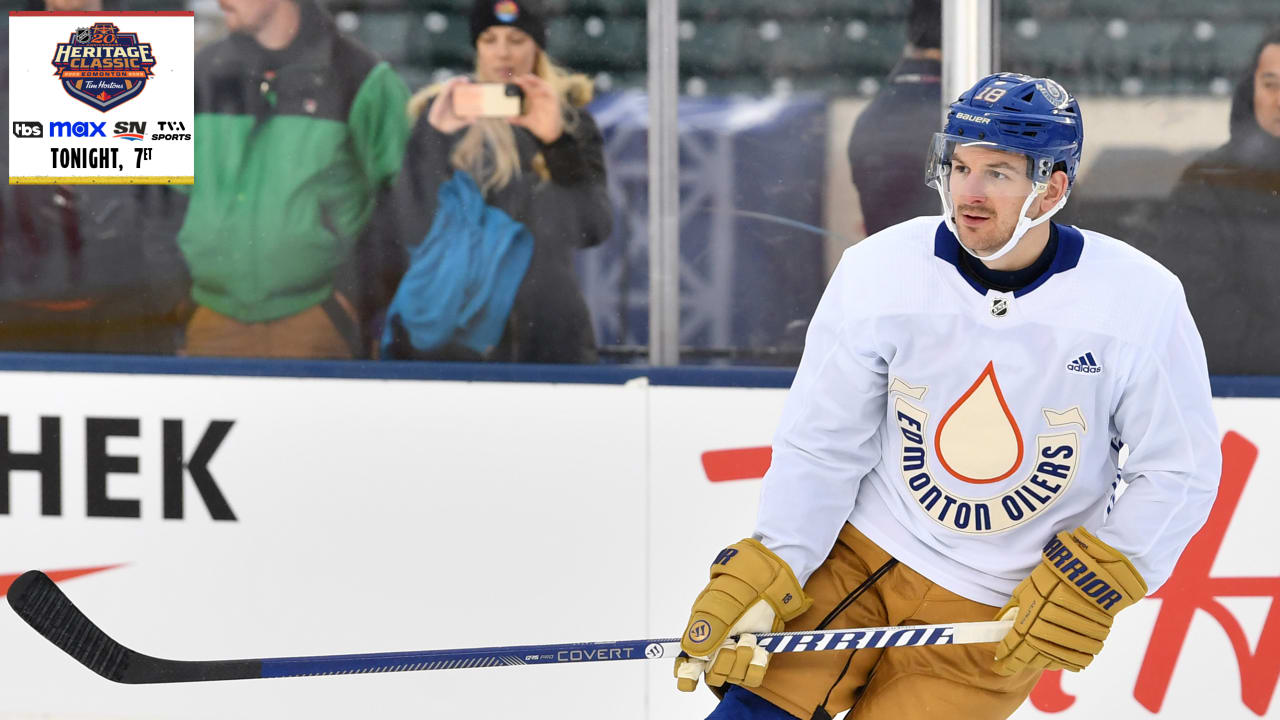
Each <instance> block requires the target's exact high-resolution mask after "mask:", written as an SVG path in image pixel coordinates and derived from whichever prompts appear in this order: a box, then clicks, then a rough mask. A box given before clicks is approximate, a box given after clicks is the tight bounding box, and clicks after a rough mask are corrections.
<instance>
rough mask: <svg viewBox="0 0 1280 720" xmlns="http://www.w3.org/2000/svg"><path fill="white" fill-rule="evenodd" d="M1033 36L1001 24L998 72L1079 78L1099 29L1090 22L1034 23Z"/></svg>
mask: <svg viewBox="0 0 1280 720" xmlns="http://www.w3.org/2000/svg"><path fill="white" fill-rule="evenodd" d="M1035 22H1036V23H1037V24H1038V26H1039V31H1038V32H1037V33H1035V34H1034V35H1032V36H1028V35H1026V34H1024V33H1023V32H1022V27H1020V26H1019V24H1018V23H1003V24H1002V25H1001V28H1000V30H1001V32H1000V55H1001V58H1000V63H999V67H1000V69H1001V70H1007V71H1010V72H1020V73H1026V74H1028V75H1037V76H1040V75H1049V76H1052V77H1055V78H1056V77H1057V76H1058V75H1064V76H1065V75H1079V74H1081V73H1083V72H1084V70H1085V68H1086V67H1087V66H1088V65H1089V62H1088V61H1089V58H1090V52H1091V47H1092V45H1093V42H1094V40H1095V39H1096V36H1097V34H1098V33H1099V32H1100V25H1099V24H1098V22H1097V21H1095V20H1091V19H1085V20H1062V21H1055V22H1050V21H1043V22H1041V21H1035Z"/></svg>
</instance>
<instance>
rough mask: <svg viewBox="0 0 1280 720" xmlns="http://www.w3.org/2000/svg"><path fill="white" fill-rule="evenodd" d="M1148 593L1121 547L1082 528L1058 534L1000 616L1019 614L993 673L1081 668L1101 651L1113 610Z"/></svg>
mask: <svg viewBox="0 0 1280 720" xmlns="http://www.w3.org/2000/svg"><path fill="white" fill-rule="evenodd" d="M1146 594H1147V583H1146V582H1145V581H1143V579H1142V576H1141V575H1139V574H1138V571H1137V570H1136V569H1134V567H1133V563H1131V562H1129V558H1127V557H1125V556H1124V554H1122V553H1121V552H1120V551H1118V550H1115V549H1114V548H1112V547H1110V546H1108V545H1107V544H1106V543H1104V542H1102V541H1101V540H1099V539H1098V538H1096V537H1094V536H1093V534H1092V533H1090V532H1089V531H1088V530H1085V529H1084V528H1077V529H1076V531H1075V532H1074V533H1066V532H1060V533H1058V536H1057V537H1055V538H1053V539H1051V540H1050V541H1049V543H1048V544H1047V545H1045V546H1044V553H1043V557H1042V558H1041V561H1040V565H1038V566H1037V567H1036V568H1035V569H1034V570H1032V571H1031V576H1030V577H1028V578H1027V579H1026V580H1023V581H1022V582H1021V583H1020V584H1019V585H1018V587H1017V588H1015V589H1014V591H1013V598H1012V599H1010V600H1009V603H1008V604H1007V605H1005V606H1004V607H1003V608H1001V609H1000V613H999V614H998V615H997V618H1004V617H1005V616H1006V615H1014V614H1015V613H1016V617H1015V618H1014V623H1013V629H1011V630H1010V631H1009V634H1008V635H1006V636H1005V638H1004V639H1003V640H1001V641H1000V646H999V647H998V648H997V649H996V661H995V666H994V667H995V671H996V672H998V673H1000V674H1001V675H1012V674H1013V673H1015V672H1018V671H1020V670H1022V669H1024V668H1031V669H1036V668H1042V669H1045V670H1072V671H1075V670H1080V669H1082V668H1084V667H1085V666H1086V665H1088V664H1089V663H1090V662H1092V661H1093V657H1094V656H1095V655H1097V654H1098V652H1099V651H1100V650H1102V641H1103V640H1106V639H1107V635H1108V634H1110V632H1111V621H1112V618H1114V617H1115V615H1116V613H1118V612H1120V611H1121V610H1123V609H1124V608H1127V607H1129V606H1130V605H1132V604H1134V603H1136V602H1138V600H1141V599H1142V597H1143V596H1144V595H1146Z"/></svg>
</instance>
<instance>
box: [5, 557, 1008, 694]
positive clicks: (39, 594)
mask: <svg viewBox="0 0 1280 720" xmlns="http://www.w3.org/2000/svg"><path fill="white" fill-rule="evenodd" d="M8 597H9V605H10V606H11V607H12V608H13V609H14V611H15V612H17V613H18V615H19V616H20V617H21V618H22V619H23V620H25V621H26V622H27V624H28V625H30V626H31V627H33V628H35V631H36V632H38V633H40V634H41V635H43V636H44V637H45V639H46V640H48V641H49V642H51V643H53V644H54V645H57V646H58V647H59V648H61V649H62V651H63V652H65V653H67V654H68V655H70V656H71V657H73V658H75V659H76V660H78V661H79V662H80V664H82V665H84V666H85V667H87V668H89V669H90V670H92V671H94V672H95V673H97V674H99V675H101V676H102V677H104V678H106V679H108V680H112V681H114V682H119V683H130V684H142V683H174V682H203V681H209V680H247V679H251V678H273V677H300V676H306V675H347V674H354V673H374V672H403V671H411V670H455V669H461V668H481V667H495V666H500V665H543V664H552V663H575V662H599V661H603V660H644V659H648V660H654V659H657V658H661V657H675V656H676V655H677V654H679V652H680V639H679V638H661V639H651V640H623V641H616V642H584V643H566V644H561V645H509V646H506V647H488V648H462V649H458V650H419V651H411V652H389V653H367V654H361V655H316V656H311V657H279V658H256V659H250V660H195V661H189V660H165V659H163V658H157V657H152V656H150V655H143V654H142V653H140V652H135V651H133V650H130V649H129V648H127V647H125V646H123V645H121V644H120V643H118V642H116V641H115V640H112V639H111V638H110V637H109V636H108V635H107V634H106V633H105V632H103V631H102V630H101V629H100V628H99V627H98V626H97V625H94V624H93V621H92V620H90V619H89V618H87V617H85V614H84V613H82V612H81V611H80V609H79V608H77V607H76V606H75V605H74V604H73V603H72V602H71V600H70V599H69V598H68V597H67V596H66V595H64V594H63V592H62V590H61V589H59V588H58V586H57V585H56V584H54V582H53V581H52V580H50V579H49V576H47V575H45V574H44V573H42V572H40V571H39V570H30V571H27V572H25V573H23V574H22V576H21V577H19V578H18V579H17V580H14V581H13V585H12V586H10V588H9V593H8ZM1012 625H1013V623H1011V622H1007V621H1003V622H967V623H950V624H945V625H909V626H902V627H875V628H858V629H852V630H822V631H815V632H781V633H768V634H762V635H759V636H757V643H758V644H759V645H760V646H761V647H763V648H765V649H766V650H769V651H771V652H806V651H812V650H846V649H851V648H852V649H861V648H883V647H918V646H924V645H960V644H965V643H982V642H995V641H997V640H999V639H1000V638H1002V637H1004V635H1005V633H1006V632H1008V631H1009V628H1010V627H1011V626H1012Z"/></svg>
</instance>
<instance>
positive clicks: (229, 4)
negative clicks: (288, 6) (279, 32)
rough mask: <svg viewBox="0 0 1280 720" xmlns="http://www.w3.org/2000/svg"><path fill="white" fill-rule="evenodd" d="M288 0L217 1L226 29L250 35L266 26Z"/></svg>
mask: <svg viewBox="0 0 1280 720" xmlns="http://www.w3.org/2000/svg"><path fill="white" fill-rule="evenodd" d="M287 1H288V0H218V7H220V8H222V12H223V14H224V16H225V19H226V23H227V29H228V30H230V31H231V32H238V33H246V34H249V35H252V34H254V33H256V32H257V31H259V30H261V29H262V28H263V26H265V25H266V23H267V20H268V19H269V18H270V17H271V14H272V13H273V12H275V10H276V9H277V8H278V7H279V6H280V4H281V3H284V2H287Z"/></svg>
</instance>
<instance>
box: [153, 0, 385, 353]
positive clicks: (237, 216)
mask: <svg viewBox="0 0 1280 720" xmlns="http://www.w3.org/2000/svg"><path fill="white" fill-rule="evenodd" d="M219 6H220V7H221V8H222V10H223V12H224V13H225V14H226V23H227V27H228V29H230V30H231V35H230V36H229V37H227V38H226V39H223V40H221V41H219V42H216V43H214V44H212V45H210V46H208V47H206V48H205V49H204V50H202V51H201V52H200V53H199V54H198V55H197V56H196V89H195V103H196V137H195V140H196V150H195V152H196V155H195V165H196V184H195V187H194V189H193V191H192V194H191V205H190V209H189V210H188V212H187V216H186V222H185V224H184V225H183V227H182V232H181V234H180V235H179V237H178V244H179V246H180V247H181V248H182V251H183V253H185V255H186V257H187V262H188V264H189V265H190V267H191V274H192V279H193V283H194V285H193V287H192V291H191V296H192V298H193V299H194V301H195V303H196V305H197V308H196V310H195V314H194V315H193V316H192V318H191V321H190V323H189V324H188V326H187V336H186V346H185V348H184V352H185V354H188V355H233V356H257V357H315V358H350V357H357V356H362V355H365V354H366V350H365V345H364V343H363V341H362V328H361V327H360V317H359V314H358V313H357V312H356V307H355V305H354V304H353V303H352V302H351V300H350V299H349V298H348V297H347V295H346V294H345V293H342V292H339V291H338V289H337V287H336V282H337V280H338V278H339V275H340V274H342V273H343V272H344V271H345V269H346V268H347V267H349V265H350V264H351V263H352V261H353V249H354V248H355V247H356V243H357V240H358V237H359V235H360V234H361V232H362V230H363V229H364V227H365V225H366V223H367V221H368V219H369V217H370V215H371V214H372V212H373V207H374V203H375V198H376V197H377V195H378V193H379V191H380V190H381V189H382V188H383V187H384V186H386V185H387V184H388V183H389V181H390V179H391V178H392V177H394V176H395V174H396V173H397V172H398V171H399V169H400V161H401V159H402V158H403V156H404V143H405V141H406V139H407V136H408V120H407V119H406V117H405V112H404V106H405V102H406V101H407V99H408V95H409V92H408V89H407V88H406V87H405V85H404V83H403V82H402V81H401V80H400V78H399V77H398V76H397V75H396V74H395V72H394V71H393V70H392V69H391V66H390V65H388V64H387V63H385V62H379V61H378V59H377V58H375V57H374V56H373V55H372V54H371V53H369V52H368V51H367V50H365V49H364V48H362V47H360V46H359V45H358V44H356V43H355V42H353V41H352V40H350V39H348V38H346V37H343V36H341V35H339V34H338V31H337V29H336V27H335V26H334V23H333V20H332V19H331V18H330V17H329V16H328V15H327V14H326V13H325V12H324V11H323V10H321V9H320V8H319V7H318V6H317V5H316V4H315V3H314V2H312V1H311V0H299V1H298V2H294V0H220V2H219Z"/></svg>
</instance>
